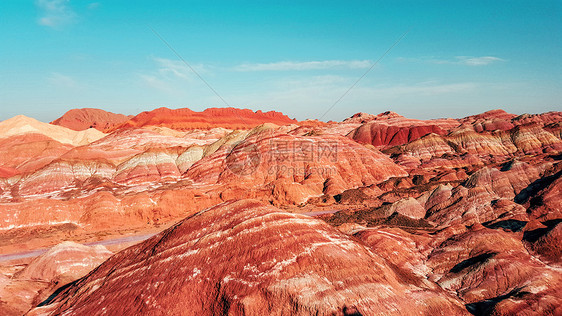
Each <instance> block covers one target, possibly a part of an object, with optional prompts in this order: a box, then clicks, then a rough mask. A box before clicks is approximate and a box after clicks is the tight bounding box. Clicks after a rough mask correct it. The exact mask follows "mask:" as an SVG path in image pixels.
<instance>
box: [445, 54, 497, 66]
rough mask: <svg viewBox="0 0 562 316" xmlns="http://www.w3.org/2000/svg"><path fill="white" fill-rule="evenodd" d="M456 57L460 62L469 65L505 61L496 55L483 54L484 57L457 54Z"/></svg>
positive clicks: (483, 64) (484, 64)
mask: <svg viewBox="0 0 562 316" xmlns="http://www.w3.org/2000/svg"><path fill="white" fill-rule="evenodd" d="M456 58H457V60H458V62H459V63H460V64H463V65H468V66H486V65H489V64H491V63H495V62H498V61H505V59H502V58H499V57H494V56H482V57H468V56H457V57H456Z"/></svg>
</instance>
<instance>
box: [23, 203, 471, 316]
mask: <svg viewBox="0 0 562 316" xmlns="http://www.w3.org/2000/svg"><path fill="white" fill-rule="evenodd" d="M409 277H410V276H409V275H408V274H407V273H406V275H404V272H403V271H402V273H398V272H397V271H395V270H393V268H392V267H391V266H390V265H389V264H387V263H386V261H385V260H383V259H382V258H381V257H379V256H377V255H376V254H374V253H373V252H372V251H371V250H369V248H368V247H366V246H364V245H363V244H361V243H359V242H357V241H355V240H354V239H351V238H350V237H347V236H346V235H344V234H342V233H340V232H339V231H337V230H336V229H334V228H332V227H331V226H329V225H328V224H326V223H324V222H322V221H320V220H315V219H312V218H310V217H308V216H304V215H295V214H290V213H286V212H284V211H281V210H279V209H277V208H274V207H272V206H268V205H266V204H263V203H260V202H257V201H254V200H242V201H237V202H229V203H224V204H221V205H218V206H216V207H214V208H212V209H209V210H206V211H202V212H200V213H198V214H196V215H194V216H191V217H188V218H187V219H185V220H183V221H182V222H180V223H178V224H177V225H175V226H173V227H171V228H169V229H168V230H166V231H164V232H162V233H160V234H158V235H157V236H155V237H153V238H151V239H149V240H147V241H146V242H143V243H141V244H138V245H136V246H133V247H130V248H128V249H126V250H124V251H122V252H120V253H118V254H117V255H115V256H113V257H112V258H110V259H109V260H108V261H106V262H105V263H104V264H102V265H101V266H100V267H98V268H97V269H96V270H95V271H93V272H92V273H91V274H90V275H88V276H87V277H85V278H83V279H81V280H79V281H78V282H76V283H75V284H74V285H72V286H70V287H69V288H68V289H66V290H65V291H63V292H62V293H60V294H59V295H58V296H57V297H56V298H54V300H53V301H52V302H51V304H50V305H47V306H45V307H41V308H38V309H36V310H34V311H33V312H32V313H31V314H32V315H40V314H48V313H52V314H65V315H92V314H96V313H100V312H102V311H103V310H107V311H110V312H111V313H112V314H115V315H117V314H120V315H125V314H129V315H130V314H138V315H140V314H143V315H161V314H162V315H163V314H166V315H226V314H228V315H289V314H291V315H373V314H377V313H384V314H385V315H419V314H420V313H422V314H423V313H432V311H437V310H439V311H440V312H441V313H446V314H447V315H466V314H468V312H466V310H465V309H464V306H463V305H462V303H461V302H460V301H459V300H458V299H456V298H454V297H452V296H450V295H449V294H448V293H446V292H445V291H442V290H440V289H439V288H438V287H437V286H436V285H435V284H434V283H431V282H426V283H425V284H419V285H411V284H407V281H406V280H409V279H408V278H409ZM102 308H103V309H102Z"/></svg>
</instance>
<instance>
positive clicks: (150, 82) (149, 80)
mask: <svg viewBox="0 0 562 316" xmlns="http://www.w3.org/2000/svg"><path fill="white" fill-rule="evenodd" d="M139 76H140V78H141V80H142V82H143V83H144V84H145V85H146V86H148V87H150V88H153V89H156V90H160V91H163V92H166V93H173V92H174V89H173V88H172V87H171V85H170V84H169V83H168V82H165V81H163V80H161V79H159V78H158V77H156V76H152V75H144V74H141V75H139Z"/></svg>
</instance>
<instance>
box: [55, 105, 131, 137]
mask: <svg viewBox="0 0 562 316" xmlns="http://www.w3.org/2000/svg"><path fill="white" fill-rule="evenodd" d="M130 118H131V117H129V116H127V115H123V114H116V113H111V112H107V111H104V110H100V109H91V108H83V109H72V110H70V111H68V112H66V113H64V115H63V116H61V117H59V118H58V119H56V120H54V121H52V122H51V124H54V125H60V126H64V127H67V128H70V129H73V130H75V131H82V130H85V129H88V128H95V129H97V130H100V131H102V132H103V131H106V130H110V129H112V128H113V127H115V126H118V125H121V124H123V123H125V122H126V121H128V120H129V119H130Z"/></svg>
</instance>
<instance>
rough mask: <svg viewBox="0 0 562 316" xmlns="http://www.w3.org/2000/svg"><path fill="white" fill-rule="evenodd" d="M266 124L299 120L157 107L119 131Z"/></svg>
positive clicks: (222, 110)
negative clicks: (155, 127)
mask: <svg viewBox="0 0 562 316" xmlns="http://www.w3.org/2000/svg"><path fill="white" fill-rule="evenodd" d="M263 123H274V124H277V125H286V124H295V123H297V121H296V120H294V119H290V118H289V117H288V116H286V115H284V114H283V113H280V112H275V111H270V112H262V111H259V110H258V111H256V112H253V111H252V110H248V109H236V108H208V109H206V110H204V111H202V112H195V111H192V110H190V109H188V108H184V109H175V110H173V109H168V108H158V109H156V110H152V111H146V112H142V113H140V114H138V115H137V116H135V117H133V118H132V119H130V120H129V121H127V122H126V123H124V124H123V125H121V126H120V128H127V127H129V128H130V127H143V126H161V127H168V128H172V129H177V130H188V129H210V128H214V127H223V128H229V129H249V128H253V127H256V126H258V125H260V124H263Z"/></svg>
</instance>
